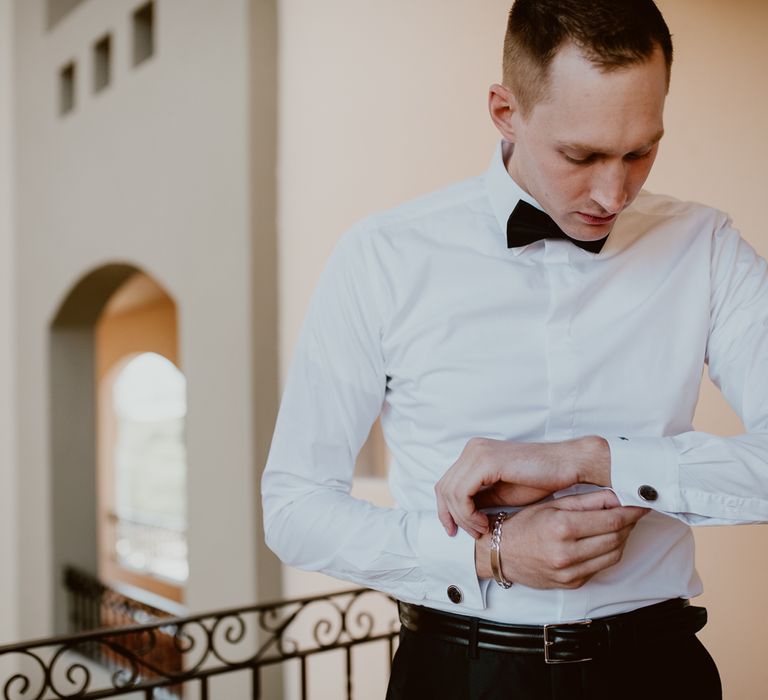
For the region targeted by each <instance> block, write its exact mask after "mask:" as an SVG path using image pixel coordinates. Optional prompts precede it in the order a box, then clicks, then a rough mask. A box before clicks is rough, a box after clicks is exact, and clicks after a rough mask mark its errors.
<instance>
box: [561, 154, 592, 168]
mask: <svg viewBox="0 0 768 700" xmlns="http://www.w3.org/2000/svg"><path fill="white" fill-rule="evenodd" d="M563 158H565V159H566V160H567V161H568V162H569V163H573V164H574V165H589V164H590V163H593V162H594V160H595V156H586V157H584V158H574V157H573V156H569V155H568V154H566V153H563Z"/></svg>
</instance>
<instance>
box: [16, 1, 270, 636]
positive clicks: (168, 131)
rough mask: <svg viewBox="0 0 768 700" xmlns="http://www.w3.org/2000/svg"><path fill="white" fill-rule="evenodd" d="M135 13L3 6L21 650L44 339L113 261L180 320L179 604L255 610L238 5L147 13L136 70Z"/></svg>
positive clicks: (242, 20)
mask: <svg viewBox="0 0 768 700" xmlns="http://www.w3.org/2000/svg"><path fill="white" fill-rule="evenodd" d="M141 4H143V3H142V2H141V0H112V1H111V2H108V3H104V2H95V1H92V2H85V3H82V4H81V5H80V6H78V7H77V8H76V9H75V10H74V11H73V12H72V13H71V14H70V15H68V16H67V17H65V18H64V19H63V20H62V21H61V22H60V23H59V24H57V25H56V26H55V28H54V29H53V30H51V31H50V32H46V31H45V29H44V25H45V21H44V12H43V9H44V3H43V2H42V0H32V1H30V0H21V1H19V2H16V10H17V16H16V20H15V35H16V36H17V37H19V41H18V44H17V47H16V59H17V67H18V68H17V73H16V103H15V107H16V117H17V120H18V124H19V130H18V138H17V144H18V154H19V172H18V182H17V184H18V189H17V194H18V214H19V216H18V250H17V253H16V264H17V270H18V285H17V301H18V308H19V320H20V324H19V334H18V338H17V347H18V348H19V349H21V350H23V351H22V352H20V355H19V365H18V377H19V382H20V384H21V385H23V386H24V392H23V394H22V396H21V397H20V402H19V415H20V420H21V428H22V429H21V433H20V445H19V447H20V458H21V462H22V463H23V465H24V469H23V470H21V472H20V474H19V494H20V495H19V503H20V514H19V523H20V531H21V533H22V535H21V537H20V546H21V554H20V563H19V578H20V580H21V581H23V582H24V587H23V590H22V591H21V595H20V610H21V611H22V613H23V625H22V628H21V629H20V631H19V632H20V635H21V636H23V637H30V636H35V635H39V634H45V633H48V632H49V631H50V629H49V627H50V620H51V619H52V617H53V613H52V610H51V601H52V590H51V588H52V586H53V585H54V577H55V576H56V575H57V572H55V571H52V570H51V566H50V561H51V547H52V537H51V528H52V522H51V518H50V511H49V510H47V509H46V508H45V505H46V504H47V503H48V502H49V499H50V489H51V484H52V475H51V473H50V469H51V462H50V455H49V454H48V452H47V446H48V445H49V439H50V435H49V425H48V416H49V410H50V406H49V404H48V398H49V397H48V389H49V387H48V383H47V382H48V378H49V371H50V364H49V358H48V357H47V354H46V352H47V348H48V342H47V334H48V326H49V324H50V322H51V320H52V318H53V316H54V314H55V313H56V310H57V307H58V305H59V304H60V303H61V302H62V301H63V299H64V298H65V297H66V295H67V294H68V292H69V290H70V288H71V286H72V285H73V284H75V283H76V282H77V281H78V279H79V278H80V277H81V276H83V275H84V274H85V273H87V272H88V271H89V270H91V269H93V268H97V267H99V266H101V265H103V264H106V263H109V262H114V261H118V262H127V263H130V264H132V265H135V266H136V267H138V268H140V269H142V270H144V271H146V272H147V274H149V275H151V276H153V277H154V278H155V279H156V280H157V281H158V282H160V284H162V285H163V286H164V287H165V288H166V289H167V290H168V291H169V293H170V294H171V295H172V297H173V298H174V300H175V301H176V303H177V306H178V310H179V351H180V357H181V361H182V366H183V369H184V372H185V374H186V376H187V379H188V399H189V404H188V417H187V441H188V458H189V480H188V489H189V500H188V503H189V544H190V579H189V583H188V587H187V597H186V602H187V604H188V606H189V607H190V608H192V609H193V610H200V609H210V608H218V607H223V606H228V605H235V604H241V603H246V602H250V601H253V600H254V599H258V598H259V590H258V586H257V561H256V559H257V551H258V546H259V545H258V534H257V533H258V528H257V516H256V513H257V504H256V500H257V487H256V477H255V474H254V472H255V460H254V444H253V438H252V434H253V420H254V403H255V400H254V393H255V387H254V384H253V362H254V361H255V358H254V350H253V345H254V343H253V335H254V333H255V332H256V331H255V329H253V327H252V318H253V316H254V312H253V299H252V291H253V288H252V279H253V273H252V269H251V266H252V264H253V259H254V256H255V253H254V249H253V246H254V240H253V238H252V234H253V226H252V219H253V218H254V217H255V216H258V214H259V212H255V213H254V211H252V204H251V202H252V198H251V192H250V189H251V178H252V167H251V153H252V151H251V149H250V148H249V146H251V145H252V141H255V143H256V145H255V146H254V151H257V150H258V149H257V147H258V145H259V144H260V143H261V144H263V143H264V142H268V145H269V144H271V143H272V142H273V141H274V135H273V134H272V133H269V132H258V133H256V134H255V135H252V132H251V122H250V95H251V90H252V86H251V84H250V80H251V71H250V68H251V67H250V60H251V55H250V44H249V36H250V34H249V32H250V24H249V21H250V4H249V2H248V1H247V0H230V1H228V2H225V3H215V4H212V3H210V2H208V1H206V0H159V1H157V2H156V3H155V16H156V20H155V21H156V27H157V34H156V54H155V56H154V57H152V58H151V59H149V60H148V61H146V62H145V63H142V64H140V65H139V66H136V67H134V66H133V65H132V62H131V52H130V46H131V43H130V42H131V36H130V31H129V30H130V17H131V12H132V11H133V10H134V9H135V8H136V7H138V6H139V5H141ZM106 31H110V32H112V41H113V55H114V65H113V78H112V84H111V85H110V86H109V87H108V88H107V89H106V90H104V91H103V92H101V93H98V94H94V93H93V91H92V89H91V85H92V81H91V68H92V61H91V47H92V44H93V42H94V41H96V40H97V39H99V38H100V37H101V36H102V35H103V34H104V32H106ZM72 59H75V60H76V62H77V70H78V83H77V91H76V98H77V100H76V107H75V109H74V111H73V112H72V113H70V114H67V115H65V116H64V117H60V116H59V115H58V113H57V108H56V105H57V77H58V72H59V69H60V67H61V66H62V65H64V64H65V63H66V62H67V61H69V60H72ZM258 87H259V86H257V87H256V88H255V89H258ZM265 94H266V97H267V99H268V100H272V99H274V97H273V95H271V94H270V92H269V90H267V91H266V93H265ZM252 136H253V139H252ZM272 371H274V368H272Z"/></svg>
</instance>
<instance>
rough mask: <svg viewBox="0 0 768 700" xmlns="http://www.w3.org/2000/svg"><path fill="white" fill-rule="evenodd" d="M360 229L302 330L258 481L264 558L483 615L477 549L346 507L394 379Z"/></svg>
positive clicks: (405, 518)
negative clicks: (452, 595) (269, 553)
mask: <svg viewBox="0 0 768 700" xmlns="http://www.w3.org/2000/svg"><path fill="white" fill-rule="evenodd" d="M369 233H370V232H369V231H368V230H367V229H366V228H365V227H363V226H362V225H361V226H359V227H357V228H355V229H353V230H352V231H350V232H349V233H348V234H347V235H346V236H345V237H344V238H343V239H342V240H341V241H340V243H339V245H338V246H337V248H336V250H335V251H334V253H333V255H332V256H331V258H330V260H329V262H328V265H327V266H326V268H325V270H324V271H323V273H322V275H321V278H320V281H319V283H318V286H317V288H316V290H315V293H314V295H313V298H312V301H311V303H310V307H309V311H308V314H307V317H306V319H305V321H304V325H303V327H302V330H301V333H300V337H299V341H298V344H297V348H296V352H295V356H294V360H293V363H292V365H291V368H290V371H289V374H288V378H287V381H286V386H285V389H284V392H283V397H282V402H281V406H280V411H279V414H278V418H277V424H276V427H275V433H274V436H273V440H272V445H271V448H270V454H269V458H268V461H267V466H266V469H265V472H264V475H263V478H262V498H263V505H264V526H265V536H266V541H267V544H268V546H269V547H270V548H271V549H272V550H273V551H274V552H275V553H276V554H277V555H278V557H279V558H280V559H281V560H282V561H283V562H285V563H286V564H289V565H292V566H295V567H298V568H301V569H307V570H313V571H322V572H324V573H326V574H329V575H331V576H334V577H336V578H340V579H344V580H348V581H352V582H354V583H356V584H359V585H363V586H367V587H371V588H375V589H378V590H381V591H384V592H387V593H390V594H392V595H396V596H398V597H400V598H401V599H404V600H408V601H411V602H418V601H422V600H434V601H439V602H448V594H447V589H448V587H449V586H456V587H458V588H459V589H460V590H461V591H462V596H463V600H462V603H463V605H464V606H466V607H470V608H471V607H475V608H482V607H483V595H482V592H481V590H482V589H481V586H480V583H479V581H478V579H477V574H476V571H475V564H474V540H473V539H472V538H471V537H470V536H469V535H466V533H463V532H461V533H460V534H458V535H457V536H456V537H453V538H450V537H448V536H447V535H446V534H445V532H444V531H443V529H442V526H441V525H440V523H439V520H438V518H437V513H436V511H424V512H418V511H405V510H403V509H399V508H381V507H376V506H374V505H372V504H370V503H368V502H366V501H362V500H359V499H356V498H353V497H352V496H351V495H350V489H351V485H352V476H353V472H354V464H355V459H356V457H357V454H358V452H359V451H360V448H361V447H362V445H363V443H364V441H365V439H366V437H367V436H368V433H369V431H370V428H371V425H372V424H373V422H374V421H375V420H376V418H377V416H378V415H379V413H380V411H381V408H382V405H383V402H384V399H385V393H386V385H387V375H386V363H385V358H384V357H383V355H382V343H381V338H382V333H383V332H384V325H385V323H386V319H387V315H388V312H387V303H386V298H387V295H386V293H385V289H384V286H383V283H381V282H380V280H381V276H380V275H377V274H376V270H377V265H376V256H375V251H374V249H373V246H372V245H371V244H370V240H369V238H370V236H369V235H368V234H369Z"/></svg>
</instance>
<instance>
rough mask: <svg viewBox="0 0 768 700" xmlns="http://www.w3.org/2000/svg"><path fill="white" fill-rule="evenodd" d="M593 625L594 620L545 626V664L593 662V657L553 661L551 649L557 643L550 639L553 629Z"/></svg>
mask: <svg viewBox="0 0 768 700" xmlns="http://www.w3.org/2000/svg"><path fill="white" fill-rule="evenodd" d="M591 624H592V620H589V619H588V620H575V621H574V622H555V623H552V624H550V625H544V663H546V664H579V663H581V662H582V661H592V657H591V656H590V657H584V658H583V659H553V658H551V657H550V648H551V647H553V646H554V645H555V642H554V641H552V640H551V639H550V632H549V630H550V629H551V628H552V627H574V626H576V625H580V626H584V627H587V626H589V625H591Z"/></svg>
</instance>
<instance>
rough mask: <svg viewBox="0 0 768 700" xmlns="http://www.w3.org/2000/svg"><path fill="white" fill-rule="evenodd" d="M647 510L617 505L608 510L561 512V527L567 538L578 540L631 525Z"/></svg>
mask: <svg viewBox="0 0 768 700" xmlns="http://www.w3.org/2000/svg"><path fill="white" fill-rule="evenodd" d="M647 512H648V511H647V510H646V509H645V508H636V507H634V506H618V507H617V508H610V509H608V510H592V511H583V512H570V513H561V516H563V524H562V525H561V528H562V530H563V531H564V533H565V534H566V535H567V537H568V539H571V540H580V539H584V538H588V537H596V536H598V535H605V534H609V533H612V532H619V531H621V530H623V529H624V528H626V527H633V526H634V525H635V523H636V522H637V521H638V520H640V518H642V517H643V516H644V515H645V514H646V513H647Z"/></svg>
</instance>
